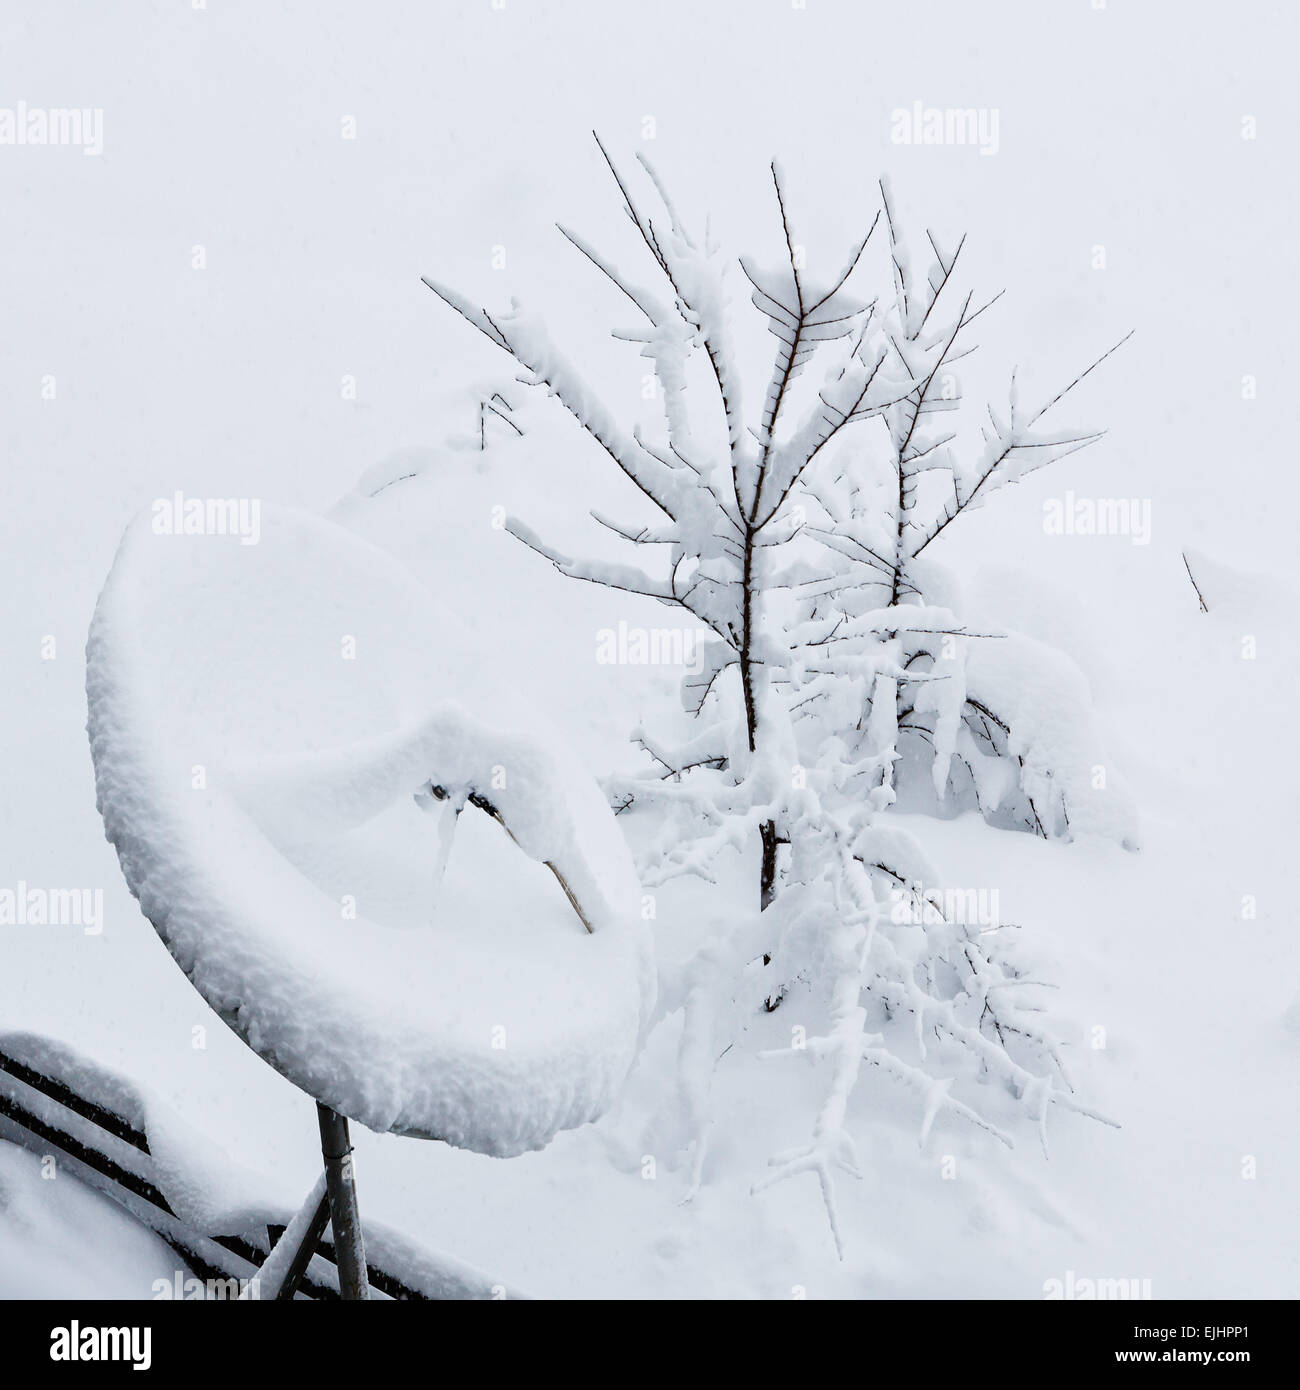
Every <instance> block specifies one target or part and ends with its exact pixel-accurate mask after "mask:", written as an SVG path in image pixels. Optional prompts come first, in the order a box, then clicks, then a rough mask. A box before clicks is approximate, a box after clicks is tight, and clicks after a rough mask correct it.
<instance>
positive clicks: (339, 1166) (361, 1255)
mask: <svg viewBox="0 0 1300 1390" xmlns="http://www.w3.org/2000/svg"><path fill="white" fill-rule="evenodd" d="M316 1119H317V1121H318V1122H319V1124H320V1148H321V1153H322V1155H323V1156H324V1158H325V1186H326V1191H327V1192H328V1193H329V1203H330V1224H331V1225H332V1226H333V1228H334V1255H335V1258H336V1260H337V1261H338V1267H339V1292H340V1294H342V1296H343V1297H344V1298H345V1299H349V1300H352V1299H365V1298H369V1297H370V1280H369V1277H368V1276H367V1274H366V1250H365V1245H364V1243H363V1242H362V1239H361V1216H360V1214H359V1212H358V1211H357V1189H356V1184H355V1182H354V1180H353V1173H352V1144H351V1141H350V1140H349V1138H348V1122H347V1120H346V1118H345V1117H344V1116H342V1115H340V1114H338V1113H337V1112H336V1111H333V1110H331V1109H330V1108H329V1106H327V1105H321V1104H320V1102H319V1101H318V1102H317V1103H316Z"/></svg>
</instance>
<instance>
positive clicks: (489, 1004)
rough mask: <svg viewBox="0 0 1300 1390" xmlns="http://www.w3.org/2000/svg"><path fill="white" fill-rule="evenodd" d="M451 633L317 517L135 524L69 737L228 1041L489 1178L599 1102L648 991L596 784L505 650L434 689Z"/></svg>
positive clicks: (637, 933) (616, 848)
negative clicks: (518, 687)
mask: <svg viewBox="0 0 1300 1390" xmlns="http://www.w3.org/2000/svg"><path fill="white" fill-rule="evenodd" d="M453 628H455V629H457V640H456V643H455V644H454V645H455V649H456V650H457V651H465V650H467V648H468V645H469V644H470V643H471V640H472V639H471V638H469V637H468V636H467V635H466V633H465V632H464V631H463V630H460V629H461V628H462V625H461V624H460V623H459V622H458V620H457V619H456V618H455V617H454V615H453V614H451V613H450V612H447V611H445V610H444V609H442V608H441V607H440V605H439V604H438V603H437V602H436V601H435V600H434V599H433V597H432V596H431V595H430V594H429V592H428V591H427V590H425V589H424V588H423V587H422V586H421V585H420V584H419V583H418V582H417V581H416V580H415V579H414V578H413V577H412V576H411V575H410V574H409V573H408V572H407V571H406V570H405V569H404V568H402V566H401V565H400V564H399V563H398V562H396V561H395V560H393V559H392V558H391V557H389V556H388V555H386V554H384V553H383V552H382V551H380V550H378V549H377V548H375V547H374V546H372V545H370V544H369V543H368V542H366V541H364V540H362V539H361V538H359V537H357V536H356V535H354V534H353V533H351V532H349V531H346V530H344V529H343V528H341V527H339V526H336V525H334V524H333V523H331V522H329V521H325V520H323V519H321V518H318V517H313V516H308V515H305V514H301V513H297V512H293V511H290V510H287V509H279V508H271V507H264V508H263V510H262V519H261V529H260V537H259V539H258V541H257V543H256V544H243V543H241V538H239V537H235V536H222V535H197V536H196V535H190V536H176V535H159V534H155V532H154V530H153V528H152V527H151V526H150V523H149V518H148V517H147V516H142V517H141V518H138V519H137V520H136V521H135V522H134V523H132V525H131V526H130V527H129V528H128V530H127V532H126V535H125V536H124V538H123V541H122V544H121V546H120V548H119V550H118V554H117V557H116V559H115V561H114V564H113V567H112V570H111V572H110V574H109V577H108V580H107V582H106V584H105V586H104V590H103V592H102V594H101V595H100V599H99V603H98V606H97V608H96V612H95V616H94V619H93V622H92V624H91V630H90V637H89V642H88V647H87V696H88V705H89V725H88V729H89V734H90V742H91V751H92V755H93V758H94V763H95V777H96V789H97V796H98V805H99V809H100V812H101V814H102V816H103V818H104V825H105V830H106V832H107V835H108V838H109V840H110V841H111V842H112V843H113V845H114V846H115V848H116V849H117V852H118V857H119V859H120V861H121V864H122V869H123V873H124V876H125V878H126V881H127V884H128V886H129V887H130V889H131V891H132V892H133V893H134V894H135V896H136V897H137V898H138V899H139V901H140V905H141V908H142V910H143V911H144V913H145V915H146V916H147V917H148V918H149V920H150V921H151V922H152V923H153V925H154V927H155V928H156V930H157V931H158V934H159V935H160V936H161V938H162V940H163V941H164V943H165V944H166V945H167V948H168V950H169V951H170V952H171V954H172V956H173V957H174V958H175V959H176V961H177V963H178V964H179V965H180V966H181V968H182V969H183V970H184V971H185V973H186V975H188V977H189V978H190V980H191V982H192V983H193V984H194V985H195V987H196V988H197V989H198V990H199V992H200V993H201V994H202V995H203V997H204V998H205V999H206V1000H207V1001H208V1003H209V1004H210V1005H211V1006H212V1007H213V1009H214V1010H215V1011H216V1012H217V1013H218V1014H219V1015H220V1016H221V1017H222V1018H223V1019H224V1020H225V1021H226V1022H227V1023H228V1024H229V1025H230V1027H231V1028H233V1029H234V1030H235V1032H236V1033H238V1034H239V1036H240V1037H241V1038H243V1039H244V1040H245V1041H246V1042H247V1043H248V1044H249V1046H250V1047H252V1048H253V1049H254V1051H256V1052H257V1053H258V1054H259V1055H260V1056H261V1057H263V1058H264V1059H265V1060H266V1061H268V1062H269V1063H270V1064H271V1065H272V1066H273V1067H275V1068H276V1069H277V1070H278V1071H279V1072H281V1073H282V1074H283V1075H284V1076H286V1077H287V1078H288V1079H289V1080H290V1081H292V1082H293V1083H294V1084H295V1085H297V1086H299V1087H301V1088H302V1089H303V1090H305V1091H307V1092H308V1093H309V1094H311V1095H313V1096H314V1097H316V1098H317V1099H318V1100H321V1101H323V1102H324V1103H326V1104H328V1105H330V1106H333V1107H334V1108H335V1109H336V1110H338V1111H340V1112H341V1113H343V1114H345V1115H348V1116H349V1117H351V1118H352V1119H355V1120H358V1121H360V1122H361V1123H363V1124H365V1125H367V1126H368V1127H370V1128H371V1129H374V1130H378V1131H392V1132H394V1133H399V1134H411V1135H417V1136H421V1137H425V1138H438V1139H444V1140H446V1141H447V1142H448V1143H451V1144H455V1145H458V1146H460V1147H464V1148H469V1149H474V1150H477V1151H479V1152H483V1153H488V1154H494V1155H498V1156H505V1155H510V1154H515V1153H520V1152H523V1151H525V1150H527V1149H532V1148H538V1147H541V1146H542V1145H544V1144H546V1143H547V1142H549V1140H550V1139H551V1138H552V1137H553V1136H554V1135H555V1134H556V1133H557V1132H558V1131H560V1130H563V1129H567V1128H572V1127H574V1126H577V1125H580V1124H583V1123H585V1122H587V1121H588V1120H591V1119H594V1118H595V1117H596V1116H598V1115H599V1114H600V1113H601V1112H602V1111H603V1110H604V1109H605V1108H606V1107H607V1106H608V1105H609V1104H610V1102H611V1101H612V1100H613V1098H614V1096H615V1094H616V1093H617V1091H618V1089H619V1087H620V1086H621V1084H622V1081H623V1078H624V1077H625V1075H626V1073H627V1071H628V1068H629V1067H630V1065H631V1062H632V1059H633V1057H634V1055H635V1052H636V1049H637V1045H638V1041H639V1037H640V1033H641V1029H642V1025H643V1022H644V1020H645V1018H646V1017H647V1016H648V1013H649V1009H650V1006H651V1004H652V1002H653V991H654V984H653V981H654V971H653V961H652V958H651V948H650V941H649V935H648V930H647V929H646V927H645V926H644V925H643V924H642V923H641V921H640V920H639V912H638V907H639V885H638V881H637V877H636V873H635V869H634V868H633V865H632V859H631V856H630V854H629V852H628V849H627V847H626V845H625V843H624V841H623V838H622V835H621V832H620V830H619V828H618V826H617V824H616V822H615V821H614V819H613V816H612V813H611V812H610V810H609V808H608V806H607V805H606V803H605V801H604V799H603V798H602V796H601V794H600V792H599V790H598V788H597V787H596V785H595V783H594V782H593V781H592V780H591V779H590V778H589V777H588V776H586V774H585V773H584V772H583V771H582V769H581V768H579V767H577V766H576V765H575V763H574V760H573V759H572V757H571V756H570V755H569V754H568V753H566V751H565V750H564V749H563V748H562V747H561V746H560V745H559V743H558V741H557V740H556V739H555V738H554V736H553V734H552V733H551V732H550V731H549V730H548V729H546V728H545V727H543V726H542V725H541V722H540V721H539V720H537V719H536V718H534V717H532V716H530V715H529V714H528V713H527V712H526V711H522V710H520V709H517V708H514V707H513V705H512V701H511V699H510V696H509V692H508V689H507V684H508V680H509V673H508V665H503V658H502V655H501V654H500V653H499V652H494V651H493V650H492V649H491V648H490V647H488V646H487V645H486V644H483V643H482V642H480V644H479V646H480V649H481V651H482V659H481V660H479V661H476V662H474V663H472V664H470V665H468V666H466V665H460V666H458V667H457V668H456V669H446V667H445V665H444V663H443V662H442V661H441V660H440V657H439V653H440V651H441V650H442V649H443V647H442V644H441V642H440V634H441V633H443V632H448V631H449V630H451V629H453ZM507 660H508V657H507ZM494 675H495V677H496V678H495V679H493V676H494ZM463 709H472V710H473V711H474V713H473V716H472V717H471V716H470V715H468V714H466V713H463V712H462V710H463ZM462 807H464V808H465V809H464V810H463V812H462V810H461V808H462ZM431 812H432V815H431V814H430V813H431ZM494 820H496V821H499V822H500V824H494V823H493V821H494ZM502 826H504V831H503V829H502ZM507 832H508V833H507ZM453 836H454V844H453ZM444 870H445V873H444ZM548 870H549V872H548ZM435 900H436V908H435Z"/></svg>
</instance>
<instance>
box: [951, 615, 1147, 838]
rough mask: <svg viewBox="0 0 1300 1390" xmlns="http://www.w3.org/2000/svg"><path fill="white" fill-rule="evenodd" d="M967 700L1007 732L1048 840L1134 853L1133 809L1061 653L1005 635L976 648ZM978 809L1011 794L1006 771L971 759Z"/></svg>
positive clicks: (1077, 677)
mask: <svg viewBox="0 0 1300 1390" xmlns="http://www.w3.org/2000/svg"><path fill="white" fill-rule="evenodd" d="M966 698H967V699H968V700H970V701H971V702H972V703H973V704H974V705H975V708H977V709H979V710H987V711H989V712H990V713H991V714H992V715H993V717H995V718H996V719H997V720H998V721H999V722H1000V723H1002V724H1003V726H1004V727H1005V729H1006V731H1007V750H1008V752H1009V753H1010V755H1011V756H1012V757H1013V758H1016V759H1017V760H1018V761H1019V763H1020V780H1021V783H1022V785H1023V786H1024V789H1025V791H1026V792H1027V793H1028V794H1029V795H1030V796H1031V797H1032V798H1033V802H1034V805H1035V807H1036V808H1037V810H1036V813H1037V814H1038V815H1039V816H1040V817H1044V818H1045V820H1046V829H1047V833H1048V834H1054V835H1059V834H1063V833H1068V834H1070V835H1096V836H1099V837H1101V838H1103V839H1109V840H1114V841H1116V842H1117V843H1119V844H1122V845H1124V846H1125V847H1127V848H1136V847H1137V844H1138V839H1139V825H1138V815H1137V810H1136V807H1135V806H1134V804H1133V801H1132V798H1131V797H1130V796H1129V794H1128V791H1127V789H1126V788H1125V787H1124V786H1123V785H1122V784H1121V782H1120V780H1119V778H1118V777H1117V776H1116V775H1115V773H1114V771H1113V769H1112V768H1110V767H1109V766H1108V763H1107V760H1106V758H1105V756H1104V754H1103V751H1102V746H1101V738H1100V735H1099V734H1098V732H1097V728H1096V723H1095V720H1094V718H1093V715H1092V703H1091V698H1090V696H1089V692H1088V683H1087V680H1086V679H1085V678H1084V675H1083V672H1082V671H1080V670H1079V668H1078V666H1077V665H1076V664H1075V663H1074V662H1073V661H1072V660H1071V659H1070V658H1069V657H1068V656H1066V655H1065V654H1064V653H1063V652H1059V651H1056V650H1054V649H1053V648H1051V647H1048V646H1045V645H1044V644H1043V643H1041V642H1036V641H1034V640H1033V639H1032V638H1029V637H1022V636H1020V635H1018V634H1016V633H1008V634H1007V635H1006V636H1005V637H1003V638H1001V639H1000V640H998V641H988V642H976V643H975V644H974V646H973V649H972V652H971V654H970V657H969V660H968V663H967V668H966ZM972 765H973V769H972V770H973V775H974V776H975V777H976V780H977V784H978V785H980V797H981V802H982V804H984V805H985V806H993V807H996V806H997V805H998V804H999V802H1000V800H1002V799H1003V798H1004V797H1005V796H1007V795H1008V794H1009V792H1010V787H1009V785H1003V784H1002V783H1000V782H999V781H998V780H997V779H998V778H1005V777H1006V776H1007V773H1006V772H1005V771H1004V770H1003V769H999V768H996V767H990V766H989V765H988V763H987V762H986V763H984V764H983V766H982V768H981V765H980V764H979V763H976V762H975V760H974V759H972Z"/></svg>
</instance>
